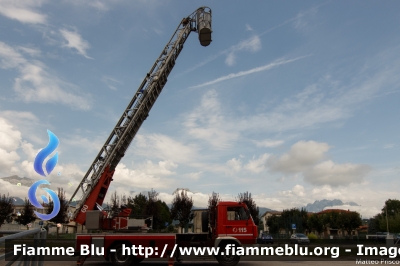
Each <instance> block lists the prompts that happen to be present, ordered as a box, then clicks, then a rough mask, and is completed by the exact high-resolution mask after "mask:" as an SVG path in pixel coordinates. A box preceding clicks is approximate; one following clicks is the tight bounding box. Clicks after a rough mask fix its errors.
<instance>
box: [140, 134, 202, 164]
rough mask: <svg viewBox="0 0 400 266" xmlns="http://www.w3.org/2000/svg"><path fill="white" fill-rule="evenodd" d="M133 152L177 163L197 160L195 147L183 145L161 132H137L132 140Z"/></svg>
mask: <svg viewBox="0 0 400 266" xmlns="http://www.w3.org/2000/svg"><path fill="white" fill-rule="evenodd" d="M134 145H135V149H133V150H134V151H135V154H137V155H142V156H147V157H151V158H159V159H162V160H166V161H168V160H173V161H174V162H177V163H191V162H193V161H196V160H197V157H198V156H197V147H196V146H194V145H185V144H184V143H181V142H179V141H176V140H174V139H172V138H170V137H168V136H165V135H161V134H150V135H141V134H137V135H136V137H135V140H134Z"/></svg>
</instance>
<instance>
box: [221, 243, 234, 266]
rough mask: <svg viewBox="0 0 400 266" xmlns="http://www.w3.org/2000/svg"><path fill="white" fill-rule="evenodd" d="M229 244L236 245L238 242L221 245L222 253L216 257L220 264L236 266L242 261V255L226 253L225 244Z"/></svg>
mask: <svg viewBox="0 0 400 266" xmlns="http://www.w3.org/2000/svg"><path fill="white" fill-rule="evenodd" d="M227 244H234V245H236V243H223V244H221V245H220V246H219V249H220V254H219V255H217V256H216V259H217V261H218V263H219V265H222V266H235V265H236V264H238V262H239V261H240V256H238V255H226V254H225V246H226V245H227ZM231 252H232V250H231ZM221 253H224V255H222V254H221Z"/></svg>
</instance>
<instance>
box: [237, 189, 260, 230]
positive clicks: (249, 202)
mask: <svg viewBox="0 0 400 266" xmlns="http://www.w3.org/2000/svg"><path fill="white" fill-rule="evenodd" d="M238 201H239V202H243V203H245V204H246V206H247V209H249V212H250V215H251V217H252V218H253V221H254V223H255V224H256V225H258V224H259V223H260V217H259V215H260V210H259V208H258V207H257V204H256V202H255V201H254V200H253V198H252V197H251V193H249V192H247V191H246V192H244V193H239V195H238Z"/></svg>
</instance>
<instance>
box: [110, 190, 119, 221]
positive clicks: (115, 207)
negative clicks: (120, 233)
mask: <svg viewBox="0 0 400 266" xmlns="http://www.w3.org/2000/svg"><path fill="white" fill-rule="evenodd" d="M120 207H121V204H120V199H119V196H118V195H117V191H114V193H112V194H111V206H110V208H109V210H110V212H111V215H113V216H117V215H118V213H119V212H120Z"/></svg>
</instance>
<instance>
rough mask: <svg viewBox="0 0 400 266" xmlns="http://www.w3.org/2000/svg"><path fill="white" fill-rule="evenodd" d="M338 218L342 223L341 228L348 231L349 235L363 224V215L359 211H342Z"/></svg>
mask: <svg viewBox="0 0 400 266" xmlns="http://www.w3.org/2000/svg"><path fill="white" fill-rule="evenodd" d="M338 219H339V223H340V229H342V230H344V231H347V235H349V236H350V235H351V232H352V231H353V230H355V229H357V228H358V227H360V225H362V220H361V216H360V214H359V213H358V212H350V211H344V212H341V213H340V215H339V217H338Z"/></svg>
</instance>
